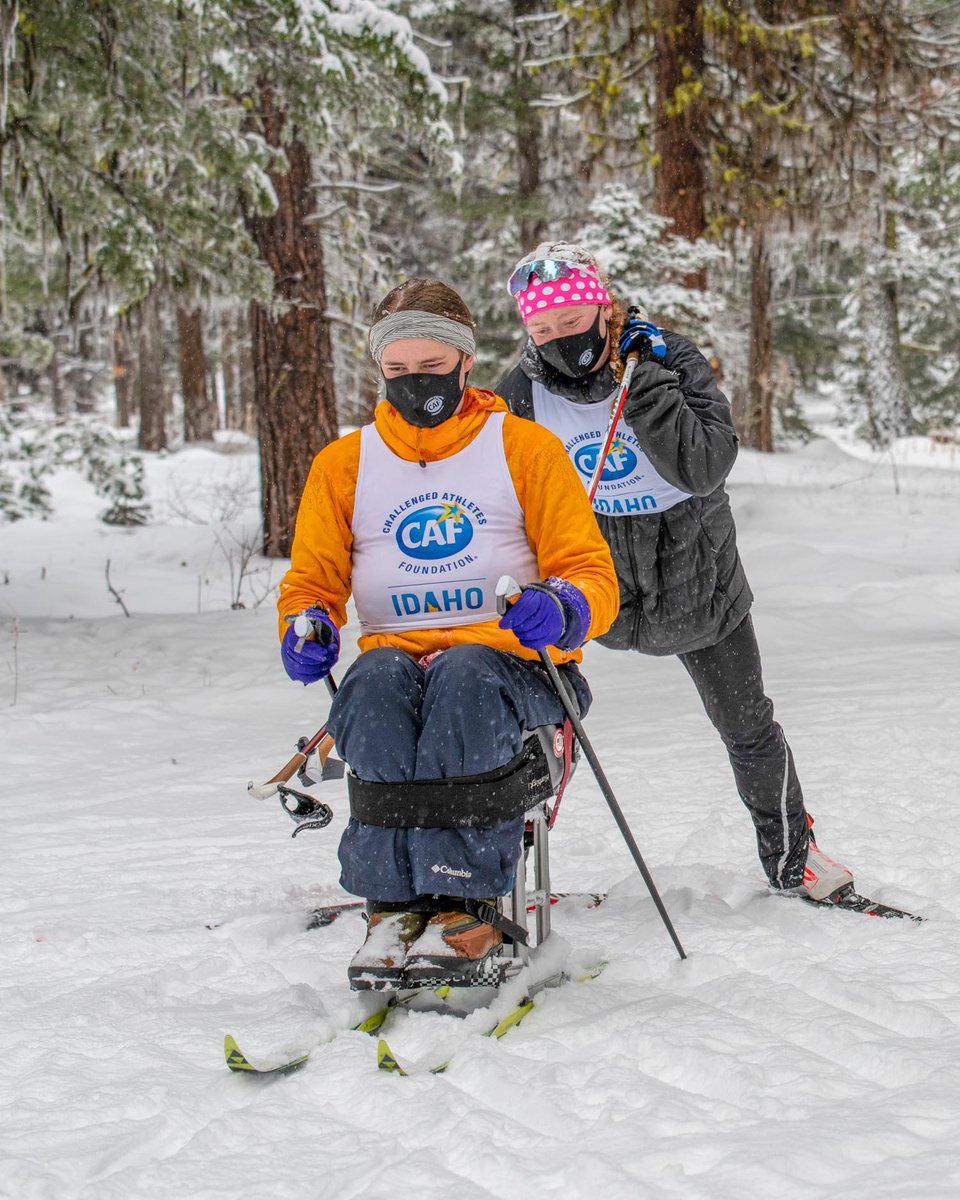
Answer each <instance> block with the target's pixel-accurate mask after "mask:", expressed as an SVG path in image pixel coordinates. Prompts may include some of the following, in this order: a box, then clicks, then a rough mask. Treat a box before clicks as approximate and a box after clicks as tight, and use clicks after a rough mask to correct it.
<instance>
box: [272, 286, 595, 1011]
mask: <svg viewBox="0 0 960 1200" xmlns="http://www.w3.org/2000/svg"><path fill="white" fill-rule="evenodd" d="M370 352H371V354H372V356H373V358H374V361H375V362H376V363H377V366H378V367H379V369H380V371H381V373H382V374H383V377H384V380H385V390H386V399H385V400H383V401H381V403H380V404H378V405H377V408H376V411H375V414H374V419H373V421H372V423H371V424H369V425H365V426H364V427H363V428H362V429H360V430H357V431H356V432H354V433H350V434H347V435H346V436H345V437H342V438H339V439H338V440H337V441H335V442H332V443H331V444H330V445H328V446H326V447H324V449H323V450H321V451H320V453H319V454H318V455H317V457H316V458H315V459H314V461H313V465H312V467H311V469H310V474H309V477H308V479H307V482H306V485H305V487H304V491H303V496H302V498H301V501H300V510H299V513H298V516H297V528H296V535H295V537H294V542H293V548H292V554H291V562H290V569H289V571H288V572H287V573H286V575H285V576H284V578H283V580H282V582H281V584H280V598H279V601H278V607H279V611H280V631H281V657H282V660H283V664H284V667H285V668H286V671H287V673H288V674H289V675H290V677H291V678H292V679H295V680H298V681H300V682H302V683H305V684H306V683H313V682H315V681H316V680H318V679H322V678H323V677H324V676H325V675H327V674H328V673H329V671H330V669H331V667H332V666H333V664H334V663H335V662H336V660H337V655H338V651H339V646H340V630H341V628H342V626H343V625H344V623H345V621H346V616H347V614H346V606H347V600H348V598H349V597H350V595H351V594H352V595H353V598H354V602H355V604H356V608H357V615H358V617H359V622H360V638H359V646H360V651H361V653H360V656H359V657H358V658H357V660H356V661H355V662H354V663H353V664H352V666H351V667H350V668H349V670H348V671H347V672H346V673H345V675H344V677H343V680H342V681H341V684H340V687H339V689H338V691H337V693H336V696H335V697H334V700H333V704H332V706H331V708H330V716H329V719H328V721H327V729H328V730H329V732H330V733H331V734H332V735H333V737H334V740H335V742H336V746H337V750H338V751H339V753H340V754H341V756H342V757H343V758H344V759H345V760H346V761H347V763H349V765H350V768H351V772H352V777H351V779H350V784H351V818H350V821H349V823H348V825H347V828H346V830H345V832H344V834H343V837H342V839H341V842H340V865H341V867H342V875H341V883H342V884H343V886H344V887H345V888H346V890H347V891H349V892H353V893H354V894H355V895H358V896H363V897H365V898H366V899H367V902H368V903H367V908H368V911H369V913H370V921H369V924H368V927H367V940H366V941H365V943H364V945H363V946H361V948H360V949H359V950H358V951H357V953H356V954H355V955H354V957H353V960H352V961H351V963H350V966H349V968H348V977H349V979H350V983H351V986H352V987H353V988H355V989H372V990H384V989H399V988H406V987H415V986H421V985H423V984H424V983H426V982H429V983H430V985H431V986H437V984H439V983H444V982H445V983H449V984H457V985H461V984H471V983H476V982H482V981H484V980H486V981H487V982H489V981H490V973H491V970H493V971H494V974H495V968H496V964H495V963H490V962H489V960H492V959H495V958H496V957H497V956H498V955H499V953H500V950H501V946H502V942H503V938H502V926H501V925H500V924H498V922H497V920H496V913H495V912H494V911H493V910H494V909H495V906H496V900H497V898H498V897H500V896H502V895H505V894H506V893H508V892H509V891H510V890H511V888H512V887H513V881H514V874H515V870H516V866H517V860H518V855H519V852H520V847H521V840H522V832H523V813H524V812H525V810H526V808H528V807H529V806H530V803H529V790H528V789H527V787H526V786H525V777H524V763H523V761H522V760H524V758H525V756H524V754H523V753H522V751H523V746H524V733H525V732H526V731H528V730H532V729H534V728H536V727H537V726H540V725H550V724H554V723H559V722H561V721H562V720H563V717H564V710H563V707H562V704H561V701H560V699H559V697H558V696H557V695H556V693H555V692H554V690H553V687H552V685H551V683H550V679H549V676H548V674H547V672H546V670H545V669H544V667H543V664H542V662H541V660H540V652H541V650H548V652H549V654H550V656H551V658H552V659H553V661H554V662H555V663H556V664H558V669H559V671H560V673H561V675H562V676H563V677H564V678H565V680H566V682H567V683H568V684H569V686H570V687H571V688H572V689H573V692H574V694H575V696H576V698H577V702H578V704H579V706H580V711H581V713H585V712H586V710H587V708H588V707H589V704H590V689H589V687H588V686H587V682H586V680H585V679H584V677H583V675H581V673H580V671H579V669H578V667H577V663H578V662H579V661H580V658H581V654H580V649H579V648H580V646H581V645H582V644H583V642H584V641H586V640H587V638H588V637H593V636H595V635H596V634H598V633H603V632H604V631H605V630H606V629H608V628H609V627H610V623H611V621H612V620H613V618H614V616H615V615H616V608H617V582H616V575H615V574H614V570H613V564H612V562H611V561H610V552H609V550H608V548H607V545H606V543H605V542H604V540H603V538H602V537H601V535H600V532H599V530H598V529H597V526H596V522H595V521H594V519H593V515H592V513H591V511H590V506H589V504H588V502H587V498H586V496H585V495H584V493H583V489H582V488H581V487H580V486H579V483H578V481H577V477H576V472H575V471H574V469H573V467H572V466H571V465H570V461H569V459H568V458H567V456H566V454H565V452H564V449H563V447H562V446H561V445H560V443H559V442H558V441H557V439H556V438H555V437H554V436H553V435H552V434H551V433H549V432H547V430H545V429H542V428H539V427H538V426H536V425H533V424H531V423H530V422H528V421H522V420H520V419H519V418H517V417H514V416H512V415H511V414H510V413H508V412H507V409H506V405H505V404H504V402H503V401H502V400H501V399H500V398H499V397H498V396H495V395H494V394H493V393H492V392H487V391H481V390H480V389H478V388H473V387H469V386H468V385H467V376H468V374H469V372H470V369H471V367H472V366H473V359H474V354H475V342H474V326H473V319H472V317H471V315H470V310H469V309H468V308H467V306H466V304H464V302H463V300H462V299H461V298H460V296H458V295H457V293H456V292H455V291H453V290H452V288H449V287H447V285H446V284H444V283H442V282H440V280H436V279H409V280H407V281H406V282H405V283H403V284H401V285H400V286H399V287H396V288H394V289H393V291H391V292H390V293H389V294H388V295H387V296H386V297H385V298H384V300H382V301H381V303H380V305H379V306H378V308H377V310H376V313H375V314H374V320H373V324H372V327H371V329H370ZM554 483H555V484H556V486H552V484H554ZM504 574H508V575H511V576H513V577H514V578H515V579H517V580H519V581H520V582H521V584H523V585H524V586H523V589H522V591H521V593H520V597H519V599H518V600H517V601H516V603H514V605H513V607H512V608H511V609H510V610H509V612H508V613H506V615H504V616H503V617H501V618H499V619H498V616H497V607H496V602H497V596H496V585H497V582H498V580H499V578H500V576H501V575H504ZM298 613H304V614H305V615H307V616H309V618H310V619H311V621H313V622H316V623H317V625H316V627H317V628H318V630H319V633H320V639H319V640H317V641H303V640H302V639H299V638H298V637H297V635H296V632H295V629H294V628H293V627H292V626H288V624H287V622H288V620H289V619H290V618H291V617H293V616H294V614H298ZM465 777H469V779H468V778H465ZM449 780H455V781H456V780H460V781H461V782H460V784H459V786H453V787H448V786H446V783H445V782H444V784H442V785H441V786H439V787H438V786H436V785H437V784H438V783H439V781H449ZM425 814H426V815H425Z"/></svg>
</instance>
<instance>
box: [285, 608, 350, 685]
mask: <svg viewBox="0 0 960 1200" xmlns="http://www.w3.org/2000/svg"><path fill="white" fill-rule="evenodd" d="M298 616H301V617H307V618H308V619H309V620H310V622H311V623H312V624H313V626H314V637H315V639H316V640H315V641H314V640H311V641H305V640H304V639H303V638H302V637H301V636H300V635H299V634H298V633H297V631H296V630H295V629H294V627H293V625H291V626H290V628H289V629H288V630H287V631H286V633H285V634H284V635H283V641H282V642H281V643H280V658H281V659H282V661H283V667H284V670H285V671H286V672H287V674H288V675H289V676H290V678H291V679H295V680H297V682H298V683H302V684H304V685H306V684H308V683H316V681H317V680H318V679H323V677H324V676H325V675H329V674H330V672H331V670H332V669H333V664H334V663H335V662H336V661H337V659H338V658H339V657H340V633H339V631H338V629H337V627H336V625H334V623H333V622H332V621H331V620H330V618H329V617H328V616H327V614H326V613H325V612H324V611H323V609H322V608H306V609H304V610H303V612H302V613H299V614H298Z"/></svg>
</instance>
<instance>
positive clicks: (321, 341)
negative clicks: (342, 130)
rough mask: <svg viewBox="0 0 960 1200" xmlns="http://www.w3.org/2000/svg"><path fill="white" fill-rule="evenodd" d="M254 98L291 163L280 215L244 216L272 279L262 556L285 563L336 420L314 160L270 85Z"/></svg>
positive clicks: (258, 384) (259, 340) (266, 344)
mask: <svg viewBox="0 0 960 1200" xmlns="http://www.w3.org/2000/svg"><path fill="white" fill-rule="evenodd" d="M259 101H260V112H259V116H260V122H261V128H262V131H263V133H264V136H265V138H266V140H267V142H268V143H269V144H270V145H271V146H281V145H282V146H283V149H284V152H285V154H286V157H287V166H288V170H287V173H286V174H285V175H278V174H275V173H273V172H272V173H271V177H272V179H273V185H274V188H275V189H276V193H277V199H278V207H277V211H276V212H275V213H274V214H273V215H272V216H270V217H261V216H251V217H249V218H248V227H249V229H250V233H251V235H252V236H253V238H254V239H255V241H256V244H257V248H258V250H259V251H260V255H261V257H262V258H263V259H264V261H265V262H266V263H267V264H268V265H269V266H270V268H271V270H272V271H273V274H274V304H273V306H272V307H271V308H265V307H264V306H263V305H260V304H257V303H254V304H252V305H251V310H252V319H253V369H254V382H255V388H256V406H257V434H258V439H259V443H260V487H261V507H262V512H263V530H264V542H263V552H264V554H265V555H267V557H269V558H285V557H287V556H288V555H289V553H290V544H291V542H292V541H293V528H294V524H295V522H296V516H297V507H298V505H299V501H300V494H301V492H302V491H303V485H304V483H305V482H306V478H307V472H308V471H309V469H310V464H311V462H312V461H313V459H314V456H315V455H316V453H317V451H318V450H320V449H321V448H322V447H323V446H325V445H326V444H327V443H328V442H330V441H332V440H333V439H334V438H335V437H336V436H337V417H336V405H335V399H334V390H333V350H332V346H331V338H330V326H329V323H328V321H327V320H326V317H325V315H324V314H325V313H326V307H327V301H326V287H325V276H324V262H323V245H322V242H321V239H320V232H319V230H318V228H317V226H316V224H315V223H314V222H312V221H311V219H310V218H311V215H312V213H313V209H314V192H313V170H312V165H311V162H310V154H309V151H308V150H307V147H306V146H305V145H304V144H303V142H302V141H300V140H299V138H298V137H297V133H296V130H295V129H293V130H290V131H286V130H285V128H284V127H285V125H286V114H285V113H284V112H283V111H281V110H279V109H278V108H277V107H276V104H275V97H274V95H273V92H272V89H271V88H270V87H269V86H268V85H267V84H264V83H261V85H260V88H259Z"/></svg>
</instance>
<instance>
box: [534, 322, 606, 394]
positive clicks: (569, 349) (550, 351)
mask: <svg viewBox="0 0 960 1200" xmlns="http://www.w3.org/2000/svg"><path fill="white" fill-rule="evenodd" d="M606 346H607V335H606V334H605V333H604V334H601V333H600V309H599V308H598V309H597V319H596V320H595V321H594V322H593V324H592V325H591V326H590V328H589V329H585V330H584V331H583V333H572V334H570V336H569V337H558V338H554V339H553V341H550V342H544V343H543V345H542V346H537V353H538V354H539V355H540V357H541V358H542V359H543V361H544V362H545V363H546V364H547V366H550V367H553V369H554V370H555V371H559V372H560V374H561V375H566V376H567V377H568V378H569V379H582V378H583V376H584V375H589V374H590V372H591V371H592V370H593V368H594V367H595V366H596V365H597V363H598V362H599V361H600V355H601V354H603V352H604V350H605V349H606Z"/></svg>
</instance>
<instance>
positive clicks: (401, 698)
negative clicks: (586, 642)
mask: <svg viewBox="0 0 960 1200" xmlns="http://www.w3.org/2000/svg"><path fill="white" fill-rule="evenodd" d="M560 672H561V674H562V675H563V677H564V678H565V679H566V681H567V683H568V684H569V685H570V686H571V687H572V688H573V692H574V694H575V696H576V698H577V703H578V704H579V707H580V713H581V715H583V714H585V713H586V711H587V709H588V708H589V706H590V699H591V697H590V689H589V687H588V686H587V682H586V680H585V679H584V678H583V676H582V675H581V674H580V671H579V670H578V669H577V667H576V666H574V665H573V664H567V665H565V666H563V667H561V668H560ZM563 717H564V712H563V708H562V705H561V703H560V700H559V699H558V697H557V695H556V693H555V692H554V690H553V687H552V685H551V683H550V680H549V677H548V676H547V673H546V672H545V671H544V670H543V667H542V666H541V665H540V664H539V663H538V662H530V661H527V660H526V659H522V658H518V657H517V656H516V655H513V654H507V653H505V652H504V651H501V650H494V649H492V648H491V647H489V646H475V645H471V646H454V647H451V648H450V649H449V650H444V651H443V653H442V654H439V655H438V656H437V657H436V658H434V659H433V660H432V661H431V662H430V663H428V665H427V666H426V667H421V666H420V665H419V663H418V662H417V661H416V659H413V658H411V657H410V655H409V654H405V653H403V652H402V651H398V650H391V649H388V648H383V647H382V648H380V649H376V650H368V651H367V652H366V653H364V654H361V655H360V657H359V658H358V659H357V660H356V662H355V663H354V664H353V666H351V667H350V669H349V670H348V671H347V673H346V674H345V675H344V677H343V681H342V683H341V684H340V687H339V689H338V691H337V694H336V696H335V697H334V701H333V704H332V706H331V708H330V717H329V720H328V722H327V727H328V729H329V730H330V732H331V734H332V735H333V738H334V741H335V742H336V746H337V751H338V753H339V754H340V755H341V757H342V758H343V759H344V761H345V762H347V763H349V765H350V768H351V769H352V770H353V772H354V773H355V774H356V775H358V776H359V777H360V778H361V779H366V780H369V781H371V782H374V783H395V782H405V781H410V780H415V779H450V778H455V777H456V776H458V775H479V774H481V773H483V772H485V771H492V770H493V769H494V768H495V767H500V766H503V765H504V764H505V763H508V762H509V761H510V760H511V759H512V758H514V757H516V755H517V754H519V753H520V750H521V748H522V745H523V733H524V730H527V729H535V728H536V727H537V726H538V725H549V724H554V723H559V722H560V721H562V720H563ZM522 828H523V819H522V818H519V817H518V818H514V819H511V820H508V821H501V822H499V823H498V824H496V825H492V826H489V827H486V828H483V829H474V828H467V827H463V828H459V829H416V828H412V829H398V828H389V827H384V826H380V825H367V824H365V823H364V822H361V821H356V820H354V819H353V818H352V817H351V819H350V821H349V823H348V825H347V828H346V830H345V831H344V834H343V837H342V839H341V841H340V866H341V868H342V874H341V877H340V882H341V884H342V885H343V887H344V888H345V889H346V890H347V891H348V892H352V893H353V894H354V895H357V896H364V897H366V898H367V899H370V900H384V901H391V902H397V901H404V900H412V899H414V898H415V897H417V896H424V895H440V896H465V897H470V898H472V899H479V898H482V897H492V896H502V895H505V894H506V893H507V892H509V891H510V889H511V888H512V887H513V880H514V873H515V870H516V865H517V859H518V856H519V853H520V844H521V834H522Z"/></svg>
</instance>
